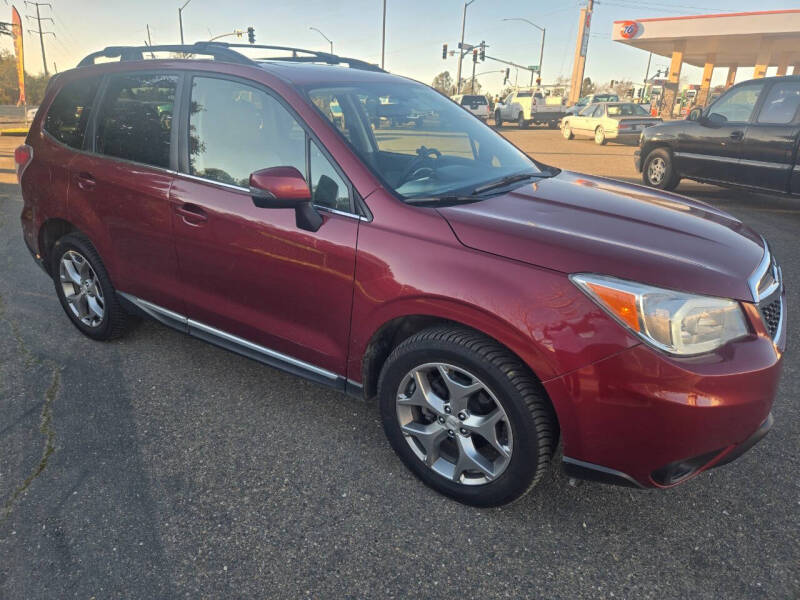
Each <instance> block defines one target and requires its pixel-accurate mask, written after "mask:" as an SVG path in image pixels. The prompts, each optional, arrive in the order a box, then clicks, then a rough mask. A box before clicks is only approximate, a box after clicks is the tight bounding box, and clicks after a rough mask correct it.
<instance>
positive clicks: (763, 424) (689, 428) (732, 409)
mask: <svg viewBox="0 0 800 600" xmlns="http://www.w3.org/2000/svg"><path fill="white" fill-rule="evenodd" d="M781 338H782V340H784V341H782V342H781V344H784V343H785V336H781ZM782 353H783V347H778V346H776V345H775V344H774V343H773V341H772V339H771V338H770V337H769V336H768V335H765V334H764V332H758V333H756V334H754V335H751V336H750V337H748V338H744V339H742V340H739V341H736V342H732V343H730V344H728V345H727V346H725V347H724V348H723V349H721V350H720V352H719V353H715V354H712V355H709V356H703V357H694V358H682V359H679V358H672V357H668V356H666V355H664V354H662V353H660V352H658V351H657V350H653V349H651V348H649V347H647V346H645V345H643V344H640V345H638V346H635V347H633V348H630V349H628V350H625V351H623V352H621V353H618V354H616V355H614V356H611V357H609V358H606V359H604V360H601V361H598V362H596V363H594V364H591V365H588V366H586V367H584V368H582V369H578V370H577V371H574V372H572V373H569V374H567V375H564V376H562V377H559V378H556V379H552V380H550V381H547V382H545V384H544V385H545V388H546V389H547V392H548V394H549V395H550V398H551V399H552V401H553V404H554V405H555V408H556V412H557V413H558V418H559V424H560V426H561V433H562V438H563V441H564V457H565V458H564V463H565V464H564V468H565V470H566V471H567V472H568V473H569V474H571V475H573V476H578V477H583V478H589V479H595V480H601V481H605V482H610V483H621V484H623V485H632V486H636V487H671V486H673V485H677V484H679V483H682V482H684V481H686V480H688V479H690V478H692V477H694V476H695V475H697V474H699V473H701V472H702V471H705V470H707V469H710V468H712V467H715V466H719V465H721V464H726V463H728V462H731V461H732V460H734V459H735V458H737V457H738V456H740V455H741V454H743V453H744V452H745V451H747V450H748V449H749V448H750V447H752V446H753V445H754V444H755V443H756V442H757V441H758V440H760V439H761V438H762V437H763V436H764V435H765V434H766V431H768V430H769V427H770V426H771V424H772V421H771V417H770V409H771V407H772V401H773V398H774V396H775V393H776V390H777V385H778V380H779V378H780V372H781V367H782Z"/></svg>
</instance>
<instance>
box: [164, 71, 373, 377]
mask: <svg viewBox="0 0 800 600" xmlns="http://www.w3.org/2000/svg"><path fill="white" fill-rule="evenodd" d="M190 100H191V105H190V110H189V115H188V116H187V118H186V119H185V121H186V123H187V124H188V135H186V136H183V135H182V137H185V140H184V143H185V145H186V146H187V148H186V151H185V155H184V156H185V159H184V160H185V163H186V164H184V165H181V167H182V168H181V171H182V173H183V174H178V175H176V179H175V182H174V184H173V186H172V189H171V193H170V201H171V203H172V207H173V222H174V230H175V240H176V247H177V253H178V261H179V264H180V271H181V281H182V289H183V294H184V296H185V298H186V305H187V314H188V317H189V319H190V321H189V329H190V332H192V333H194V334H195V335H199V336H201V337H205V338H206V339H209V340H210V341H216V342H219V341H220V340H221V339H222V340H225V339H229V340H232V341H233V343H235V344H239V345H241V344H242V341H243V340H244V341H246V342H248V343H251V346H248V347H253V348H254V352H257V353H261V354H265V353H266V354H267V355H269V356H273V357H274V356H276V354H279V355H280V356H279V359H281V360H284V361H285V362H287V363H290V364H294V365H297V364H298V361H299V362H301V363H303V364H300V367H301V368H300V370H301V371H302V370H303V369H306V370H307V369H308V368H309V367H316V368H319V369H323V370H325V371H328V372H329V373H328V375H330V374H331V373H333V374H343V373H345V367H346V359H347V346H348V344H347V341H348V337H349V332H350V310H351V303H352V297H353V277H354V268H355V252H356V235H357V232H358V224H359V218H358V217H357V216H356V215H355V214H354V212H353V210H352V198H351V191H350V186H349V184H348V183H347V182H346V180H345V179H344V178H343V176H342V175H341V173H340V172H339V171H338V169H337V167H335V166H334V165H333V163H332V162H331V161H330V160H329V158H328V157H327V156H326V154H325V153H324V152H323V151H322V150H321V149H320V147H319V146H318V145H317V143H316V141H314V139H312V138H311V137H310V136H309V135H308V134H307V133H306V131H305V129H304V128H303V127H302V126H301V125H300V124H299V122H298V120H297V119H296V118H295V117H294V116H293V114H292V113H290V112H289V110H288V109H287V108H285V107H284V105H283V104H281V102H280V101H279V100H278V99H276V97H275V96H273V95H271V94H270V93H268V92H267V91H266V90H265V89H263V88H261V87H258V86H257V85H255V84H250V83H246V82H243V81H240V80H235V79H223V78H215V77H201V76H195V77H194V78H193V80H192V83H191V98H190ZM276 166H293V167H296V168H297V169H298V170H299V171H300V172H301V173H304V174H306V178H307V180H309V181H311V182H312V186H311V191H312V197H313V199H314V203H315V205H317V206H318V207H319V210H320V212H321V213H322V215H323V219H324V222H323V224H322V226H321V227H320V229H319V230H318V231H316V232H310V231H305V230H301V229H298V228H297V226H296V224H295V214H294V210H293V209H263V208H257V207H256V206H255V205H254V204H253V201H252V198H251V197H250V194H249V191H248V179H249V176H250V173H252V172H253V171H256V170H259V169H263V168H267V167H276ZM321 180H322V181H323V182H324V185H319V183H320V181H321ZM253 344H254V345H255V347H254V346H252V345H253ZM256 358H264V356H260V357H258V356H257V357H256ZM267 362H270V361H269V360H267ZM281 366H284V367H286V365H281ZM305 374H308V373H305Z"/></svg>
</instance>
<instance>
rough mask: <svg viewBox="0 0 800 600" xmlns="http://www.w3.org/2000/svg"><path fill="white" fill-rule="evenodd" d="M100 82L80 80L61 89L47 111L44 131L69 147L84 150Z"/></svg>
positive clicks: (96, 79)
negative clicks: (84, 135)
mask: <svg viewBox="0 0 800 600" xmlns="http://www.w3.org/2000/svg"><path fill="white" fill-rule="evenodd" d="M99 81H100V80H99V79H98V78H91V79H79V80H77V81H72V82H70V83H68V84H66V85H65V86H64V87H63V88H61V91H60V92H58V95H57V96H56V97H55V100H53V103H52V104H51V105H50V109H49V110H48V111H47V116H46V117H45V119H44V130H45V131H46V132H47V133H49V134H50V135H52V136H53V137H54V138H56V139H57V140H58V141H59V142H61V143H63V144H66V145H67V146H70V147H72V148H78V149H80V148H82V147H83V134H84V133H85V131H86V124H87V123H88V122H89V115H90V114H91V112H92V103H93V102H94V97H95V94H96V93H97V84H98V82H99Z"/></svg>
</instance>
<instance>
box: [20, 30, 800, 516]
mask: <svg viewBox="0 0 800 600" xmlns="http://www.w3.org/2000/svg"><path fill="white" fill-rule="evenodd" d="M245 47H246V48H248V47H247V46H245ZM240 48H241V47H240V46H237V45H226V44H213V43H203V44H196V45H193V46H161V47H155V48H147V49H145V48H133V47H114V48H107V49H105V50H104V51H101V52H98V53H95V54H93V55H90V56H88V57H87V58H86V59H84V60H83V61H82V62H81V64H80V65H79V67H78V68H76V69H73V70H71V71H67V72H64V73H60V74H58V75H57V76H55V77H54V78H53V79H52V80H51V83H50V86H49V88H48V91H47V94H46V98H45V100H44V101H43V102H42V104H41V109H40V110H39V112H38V114H37V116H36V118H35V120H34V122H33V124H32V126H31V130H30V133H29V135H28V138H27V140H26V144H25V145H24V146H21V147H20V148H19V149H18V150H17V152H16V161H17V164H18V175H19V180H20V183H21V186H22V195H23V197H24V208H23V212H22V227H23V231H24V237H25V242H26V244H27V245H28V247H29V248H30V250H31V252H32V254H33V255H34V257H35V259H36V260H37V261H38V262H39V264H40V265H41V266H42V267H43V268H44V270H45V271H46V272H47V273H48V275H49V276H50V277H52V278H53V281H54V282H55V288H56V293H57V294H58V298H59V300H60V301H61V304H62V305H63V307H64V310H65V312H66V314H67V316H68V317H69V319H70V320H71V321H72V322H73V324H74V325H75V326H76V327H77V328H78V329H79V330H80V331H81V332H83V333H84V334H85V335H87V336H89V337H91V338H93V339H96V340H109V339H112V338H114V337H116V336H118V335H120V334H122V333H123V332H124V331H125V328H126V325H127V324H128V322H129V315H132V314H134V313H139V314H145V315H149V316H150V317H152V318H154V319H157V320H159V321H161V322H162V323H164V324H166V325H169V326H171V327H174V328H176V329H179V330H181V331H183V332H185V333H188V334H189V335H193V336H196V337H199V338H202V339H204V340H207V341H209V342H211V343H213V344H216V345H219V346H221V347H223V348H226V349H228V350H232V351H234V352H237V353H240V354H243V355H245V356H248V357H250V358H253V359H255V360H259V361H262V362H264V363H266V364H268V365H271V366H273V367H277V368H280V369H283V370H286V371H290V372H292V373H295V374H297V375H300V376H302V377H306V378H308V379H311V380H313V381H316V382H318V383H321V384H325V385H327V386H330V387H332V388H335V389H337V390H341V391H344V392H348V393H350V394H354V395H357V396H363V397H365V398H369V399H372V398H376V397H377V401H378V404H379V407H380V413H381V418H382V421H383V425H384V428H385V430H386V435H387V436H388V438H389V442H390V443H391V445H392V447H393V448H394V450H395V451H396V452H397V454H398V455H399V456H400V458H401V459H402V461H403V462H404V463H405V464H406V465H407V466H408V468H409V469H411V470H412V471H413V472H414V473H415V474H416V475H417V476H418V477H419V478H420V479H421V480H422V481H423V482H425V483H426V484H428V485H429V486H431V487H433V488H435V489H436V490H438V491H440V492H442V493H444V494H447V495H449V496H452V497H453V498H456V499H458V500H460V501H462V502H465V503H469V504H474V505H481V506H489V505H498V504H502V503H506V502H509V501H512V500H514V499H515V498H518V497H519V496H521V495H522V494H524V493H525V492H526V491H527V490H528V489H530V488H531V487H532V486H533V485H534V484H536V483H537V482H538V481H539V480H540V479H541V478H542V475H543V473H544V472H545V470H546V469H547V467H548V465H549V463H550V461H551V458H552V457H553V455H554V453H555V451H556V447H557V445H558V444H559V441H560V442H561V444H562V445H563V465H564V467H565V469H566V470H567V471H568V472H569V473H570V474H572V475H575V476H581V477H585V478H590V479H596V480H602V481H607V482H615V483H620V484H624V485H630V486H636V487H669V486H672V485H675V484H677V483H680V482H683V481H685V480H687V479H689V478H691V477H693V476H694V475H696V474H698V473H700V472H701V471H703V470H705V469H708V468H710V467H714V466H718V465H721V464H724V463H727V462H729V461H731V460H732V459H734V458H735V457H737V456H739V455H740V454H741V453H743V452H744V451H745V450H747V449H748V448H749V447H750V446H752V445H753V444H754V443H755V442H756V441H758V440H759V439H760V438H761V437H762V436H763V435H764V434H765V433H766V432H767V431H768V429H769V428H770V426H771V424H772V417H771V415H770V407H771V404H772V400H773V397H774V395H775V392H776V387H777V384H778V379H779V374H780V370H781V358H782V354H783V350H784V347H785V344H786V320H785V318H784V315H785V312H786V311H785V307H784V294H783V285H782V281H781V271H780V268H779V267H778V266H777V264H776V262H775V259H774V257H773V256H772V255H771V254H770V251H769V248H768V246H767V244H766V243H765V241H764V240H763V239H762V238H761V236H759V235H758V234H757V233H755V232H754V231H753V230H751V229H750V228H748V227H747V226H745V225H743V224H742V223H741V222H740V221H738V220H736V219H735V218H733V217H731V216H730V215H727V214H725V213H723V212H720V211H718V210H716V209H714V208H712V207H710V206H707V205H705V204H702V203H700V202H695V201H692V200H690V199H688V198H684V197H681V196H676V195H673V194H670V193H666V192H660V191H657V190H651V189H646V188H643V187H640V186H636V185H629V184H626V183H620V182H618V181H612V180H608V179H603V178H599V177H592V176H588V175H580V174H577V173H570V172H566V171H560V170H558V169H555V168H552V167H548V166H546V165H543V164H541V163H539V162H537V161H535V160H532V159H530V158H529V157H527V156H526V155H525V154H524V153H522V152H521V151H519V150H518V149H517V148H516V147H514V146H513V145H512V144H511V143H509V142H508V141H507V140H505V139H504V138H503V137H501V136H500V135H499V134H497V133H496V132H495V131H493V130H492V129H491V128H489V127H487V126H486V125H484V124H483V123H482V122H481V121H480V120H479V119H477V118H475V117H474V116H473V115H471V114H469V113H468V112H467V111H465V110H463V109H462V108H461V107H460V106H458V105H457V104H455V103H454V102H452V101H450V100H449V99H448V98H446V97H444V96H442V95H441V94H439V93H437V92H436V91H434V90H432V89H431V88H429V87H427V86H425V85H422V84H420V83H417V82H414V81H411V80H409V79H405V78H402V77H397V76H394V75H390V74H388V73H385V72H383V71H381V70H380V69H378V68H376V67H375V66H373V65H369V64H367V63H363V62H360V61H357V60H353V59H345V58H340V57H337V56H334V55H331V54H325V53H315V52H308V51H301V50H298V49H288V53H287V52H285V51H286V50H287V49H285V48H278V47H267V46H261V47H258V46H255V47H249V48H251V49H252V48H255V49H256V51H257V52H258V53H259V56H260V58H259V59H257V60H251V59H249V58H247V57H246V56H245V55H244V53H243V51H242V50H240ZM151 50H152V52H153V53H155V52H161V51H167V52H171V53H172V54H171V56H172V58H170V59H164V60H162V59H156V60H146V59H148V58H149V57H150V55H151V54H150V53H151ZM270 52H271V53H273V54H276V56H274V57H272V58H265V57H264V56H265V55H267V54H269V53H270ZM143 54H144V55H143ZM287 54H288V55H287ZM189 55H191V57H192V58H191V59H188V58H187V59H184V58H181V56H187V57H188V56H189ZM99 57H105V58H115V57H119V58H120V60H119V61H114V62H106V63H104V64H98V65H95V64H94V63H95V60H96V59H97V58H99ZM176 57H177V58H176Z"/></svg>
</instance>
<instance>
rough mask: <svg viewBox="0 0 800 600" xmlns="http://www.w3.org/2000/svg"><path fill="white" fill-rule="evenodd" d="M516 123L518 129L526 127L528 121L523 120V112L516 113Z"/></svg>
mask: <svg viewBox="0 0 800 600" xmlns="http://www.w3.org/2000/svg"><path fill="white" fill-rule="evenodd" d="M517 125H519V128H520V129H525V128H527V127H528V122H527V121H526V120H525V115H524V114H522V113H519V114H518V115H517Z"/></svg>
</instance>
